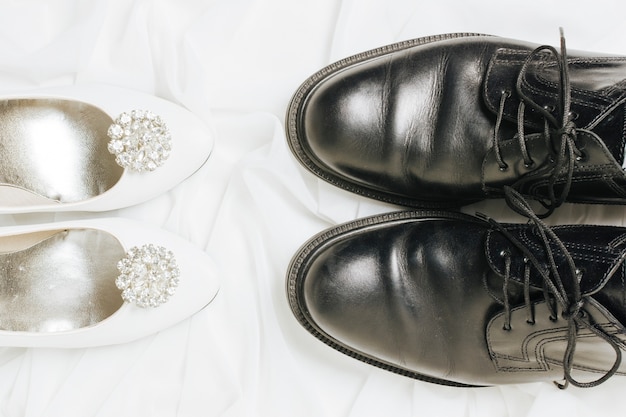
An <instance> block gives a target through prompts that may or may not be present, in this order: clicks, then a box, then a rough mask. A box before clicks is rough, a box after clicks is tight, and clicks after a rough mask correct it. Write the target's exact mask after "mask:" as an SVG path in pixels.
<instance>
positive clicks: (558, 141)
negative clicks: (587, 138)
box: [493, 30, 584, 218]
mask: <svg viewBox="0 0 626 417" xmlns="http://www.w3.org/2000/svg"><path fill="white" fill-rule="evenodd" d="M544 51H547V52H549V53H551V54H552V55H553V56H554V57H555V58H556V62H557V65H558V72H559V87H560V88H559V93H558V103H559V108H558V109H555V110H557V113H558V115H559V116H560V117H559V119H557V118H556V117H554V116H553V115H552V113H550V111H549V109H547V108H545V107H543V106H541V105H539V104H537V103H536V102H535V101H534V100H533V99H532V98H530V97H528V96H527V95H526V94H525V93H524V92H523V91H522V84H523V81H524V77H525V75H526V73H527V72H528V69H529V67H530V66H531V64H532V62H533V60H534V59H535V58H536V57H537V56H539V55H540V54H541V53H543V52H544ZM515 88H516V92H517V95H518V96H519V98H520V102H519V106H518V111H517V135H516V138H517V140H518V142H519V147H520V151H521V154H522V158H523V159H524V164H525V166H526V167H527V168H530V167H533V166H534V165H535V161H534V160H533V159H532V156H531V155H530V153H529V151H528V148H527V146H526V136H525V133H524V120H525V112H526V107H530V108H532V109H533V110H534V111H535V112H536V113H538V114H539V115H541V116H542V117H543V120H544V132H543V136H544V139H545V141H546V148H547V149H551V150H552V151H553V155H552V159H553V166H552V169H551V173H550V177H549V180H548V196H547V201H544V200H539V201H540V203H541V204H542V205H543V206H544V207H545V208H546V212H545V213H542V214H539V215H538V216H539V217H540V218H545V217H548V216H549V215H550V214H552V213H553V212H554V210H555V209H556V208H557V207H559V206H560V205H561V204H563V203H564V202H565V200H566V199H567V195H568V194H569V191H570V188H571V184H572V177H573V174H574V166H575V163H576V160H577V159H578V160H581V159H582V158H584V154H583V153H582V152H581V151H580V150H579V149H578V147H577V145H576V125H575V124H574V121H573V119H574V117H573V115H572V113H571V111H570V105H571V86H570V81H569V72H568V66H567V51H566V48H565V37H564V36H563V31H562V30H561V52H560V54H559V52H558V51H557V50H556V49H555V48H554V47H552V46H549V45H543V46H540V47H538V48H536V49H535V50H534V51H532V52H531V53H530V54H529V55H528V57H527V58H526V60H525V61H524V63H523V65H522V67H521V69H520V71H519V74H518V77H517V82H516V84H515ZM509 97H511V92H510V91H503V92H502V96H501V98H500V106H499V111H498V116H497V118H496V124H495V127H494V137H493V141H494V145H493V146H494V151H495V157H496V162H497V163H498V166H499V167H500V169H501V170H503V171H504V170H506V169H508V164H507V163H506V161H505V160H504V159H503V158H502V152H501V149H500V140H499V138H498V132H499V130H500V125H501V123H502V118H503V113H504V105H505V102H506V100H507V99H508V98H509ZM560 182H562V183H563V188H562V189H561V191H560V192H559V193H558V195H557V192H556V191H555V186H556V185H557V183H560ZM513 187H514V188H516V184H513Z"/></svg>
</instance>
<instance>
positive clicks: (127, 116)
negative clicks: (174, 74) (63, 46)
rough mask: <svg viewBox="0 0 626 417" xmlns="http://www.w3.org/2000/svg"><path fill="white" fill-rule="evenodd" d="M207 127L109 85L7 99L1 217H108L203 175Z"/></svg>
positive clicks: (1, 126) (0, 114)
mask: <svg viewBox="0 0 626 417" xmlns="http://www.w3.org/2000/svg"><path fill="white" fill-rule="evenodd" d="M212 148H213V136H212V132H211V130H210V129H209V128H208V127H207V126H206V124H205V123H204V122H203V121H202V120H200V119H199V118H198V117H196V116H195V115H194V114H193V113H191V112H190V111H188V110H186V109H184V108H183V107H181V106H178V105H176V104H174V103H171V102H169V101H166V100H163V99H160V98H157V97H155V96H151V95H147V94H143V93H138V92H134V91H130V90H125V89H121V88H116V87H110V86H103V85H86V86H83V85H76V86H68V87H62V88H54V89H46V90H36V91H31V92H28V93H26V94H12V95H0V150H1V152H0V213H23V212H41V211H57V212H58V211H105V210H114V209H118V208H122V207H127V206H131V205H135V204H138V203H141V202H143V201H146V200H149V199H151V198H154V197H156V196H157V195H159V194H161V193H163V192H165V191H167V190H169V189H171V188H173V187H174V186H175V185H177V184H178V183H179V182H181V181H182V180H184V179H185V178H187V177H189V176H190V175H191V174H193V173H194V172H195V171H196V170H197V169H199V168H200V167H201V166H202V165H203V164H204V163H205V161H206V160H207V159H208V157H209V155H210V153H211V150H212Z"/></svg>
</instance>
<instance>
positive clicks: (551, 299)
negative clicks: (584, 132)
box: [480, 186, 624, 389]
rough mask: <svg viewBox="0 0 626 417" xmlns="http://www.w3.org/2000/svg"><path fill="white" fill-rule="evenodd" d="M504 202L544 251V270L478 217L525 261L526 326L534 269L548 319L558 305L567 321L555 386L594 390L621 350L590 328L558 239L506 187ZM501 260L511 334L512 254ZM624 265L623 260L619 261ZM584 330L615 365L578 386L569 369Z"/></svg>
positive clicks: (574, 271) (576, 278) (574, 272)
mask: <svg viewBox="0 0 626 417" xmlns="http://www.w3.org/2000/svg"><path fill="white" fill-rule="evenodd" d="M504 192H505V198H506V200H507V202H508V203H509V205H510V206H511V207H512V208H513V210H515V211H516V212H517V213H519V214H521V215H523V216H525V217H527V218H528V219H529V220H530V222H531V223H532V224H533V225H534V226H535V227H536V230H537V234H538V236H539V237H540V239H541V241H542V248H543V250H544V251H545V255H546V258H547V260H548V265H547V266H542V264H541V263H540V262H539V261H538V260H537V258H536V257H535V255H533V253H532V252H531V250H530V249H528V247H526V246H525V245H524V244H523V243H522V242H520V241H519V240H518V239H517V238H515V236H513V235H512V234H511V233H510V232H509V231H508V230H507V229H506V228H504V227H503V226H502V225H500V224H499V223H498V222H496V221H495V220H493V219H491V218H489V217H487V216H484V215H480V217H482V218H484V219H486V220H487V221H489V223H490V224H491V225H492V226H493V227H494V228H495V229H496V230H498V231H499V232H500V233H501V234H502V235H503V236H505V237H506V238H507V239H508V240H509V241H510V242H511V243H512V244H513V245H514V246H515V247H516V248H517V249H519V250H520V251H521V253H522V254H523V257H524V282H523V285H524V299H525V305H526V311H527V322H528V323H529V324H534V322H535V318H534V316H533V314H534V313H533V309H532V305H531V300H530V271H531V268H534V269H535V270H536V271H537V272H538V273H539V274H540V276H541V278H542V281H543V288H544V291H543V293H544V298H545V300H546V304H547V305H548V307H549V309H550V313H551V319H552V320H556V318H557V304H558V306H560V308H561V310H562V313H561V317H562V318H563V319H564V320H566V321H567V347H566V349H565V354H564V357H563V370H564V382H555V384H557V386H558V387H559V388H561V389H564V388H567V386H568V385H569V384H572V385H574V386H576V387H581V388H588V387H594V386H597V385H599V384H601V383H603V382H605V381H606V380H608V379H609V378H610V377H612V376H613V375H614V374H615V373H616V372H617V370H618V369H619V366H620V364H621V362H622V352H621V349H620V345H619V344H620V342H619V341H618V340H616V339H614V338H613V336H611V335H610V334H608V333H606V332H605V331H604V330H603V329H602V328H600V327H596V326H594V325H593V324H591V323H590V322H589V321H588V320H586V318H587V317H588V314H587V312H586V311H585V304H586V297H585V296H583V295H582V293H581V290H580V280H581V278H582V271H581V270H579V269H578V268H577V267H576V265H575V263H574V259H573V258H572V256H571V254H570V253H569V252H568V250H567V248H566V247H565V244H564V243H563V242H562V241H561V240H560V239H559V237H558V236H557V235H556V234H555V233H554V231H553V230H552V229H551V228H550V227H549V226H547V225H546V224H545V223H544V222H543V221H542V220H541V219H540V217H539V215H537V214H536V213H535V212H534V211H533V210H532V208H531V207H530V206H529V205H528V202H527V201H526V200H525V199H524V198H523V197H522V195H521V194H519V193H518V192H517V191H515V190H514V189H513V188H511V187H508V186H506V187H505V188H504ZM555 252H556V253H558V255H559V256H562V257H563V258H564V259H565V260H566V264H567V268H565V269H566V270H565V271H559V269H558V268H557V263H556V261H555V256H556V254H555ZM500 255H501V256H502V257H503V258H504V264H505V271H504V281H503V286H502V287H503V288H502V289H503V299H502V300H500V301H501V303H502V304H503V305H504V314H505V324H504V329H505V330H511V325H510V322H511V321H510V320H511V305H510V303H509V296H508V292H509V291H508V287H509V284H510V281H511V279H512V278H511V276H510V272H511V271H510V267H511V256H512V254H511V253H510V252H508V251H506V250H505V251H502V253H501V254H500ZM621 262H624V259H622V260H621ZM564 280H567V284H568V287H570V288H571V290H570V291H566V289H565V285H564V282H566V281H564ZM581 328H585V329H588V330H589V331H591V332H592V333H593V334H594V335H596V336H598V337H600V338H601V339H603V340H604V341H606V342H607V343H608V344H609V345H610V346H611V347H612V348H613V349H614V350H615V361H614V363H613V365H612V367H611V368H610V369H609V370H608V371H606V373H605V374H604V375H603V376H602V377H600V378H598V379H596V380H594V381H591V382H580V381H577V380H576V379H574V378H573V377H572V368H573V364H574V354H575V351H576V341H577V337H578V332H579V329H581Z"/></svg>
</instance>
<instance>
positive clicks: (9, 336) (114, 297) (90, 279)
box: [0, 218, 219, 348]
mask: <svg viewBox="0 0 626 417" xmlns="http://www.w3.org/2000/svg"><path fill="white" fill-rule="evenodd" d="M218 288H219V283H218V278H217V275H216V268H215V266H214V263H213V261H212V260H211V258H210V257H209V256H208V255H207V254H206V253H205V252H203V251H201V250H200V249H199V248H196V247H195V246H193V245H192V244H190V243H189V242H187V241H185V240H184V239H181V238H180V237H178V236H176V235H174V234H171V233H168V232H165V231H163V230H160V229H155V228H151V227H148V226H145V225H142V224H140V223H137V222H134V221H131V220H126V219H121V218H104V219H90V220H76V221H69V222H59V223H51V224H47V225H29V226H11V227H5V228H2V229H0V346H21V347H57V348H81V347H89V346H100V345H111V344H118V343H124V342H129V341H132V340H135V339H139V338H142V337H144V336H148V335H150V334H153V333H155V332H158V331H160V330H162V329H165V328H167V327H169V326H172V325H174V324H176V323H178V322H180V321H181V320H183V319H185V318H187V317H189V316H191V315H192V314H194V313H196V312H198V311H199V310H201V309H202V308H204V307H205V306H206V305H208V304H209V303H210V302H211V301H212V300H213V298H214V297H215V295H216V294H217V292H218Z"/></svg>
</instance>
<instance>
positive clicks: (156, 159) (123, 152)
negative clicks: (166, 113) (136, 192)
mask: <svg viewBox="0 0 626 417" xmlns="http://www.w3.org/2000/svg"><path fill="white" fill-rule="evenodd" d="M107 136H108V137H109V139H110V141H109V144H108V146H107V148H108V150H109V152H111V153H112V154H113V155H115V162H117V164H118V165H120V166H121V167H122V168H129V169H132V170H134V171H137V172H145V171H154V170H155V169H157V168H158V167H160V166H161V165H163V163H164V162H165V160H166V159H167V158H168V157H169V156H170V152H171V150H172V138H171V136H170V132H169V129H168V128H167V126H166V124H165V122H163V120H161V117H159V116H157V115H155V114H154V113H152V112H151V111H144V110H133V111H130V112H124V113H122V114H120V115H119V116H118V118H117V119H115V122H114V123H113V124H112V125H111V126H109V130H108V132H107Z"/></svg>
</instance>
